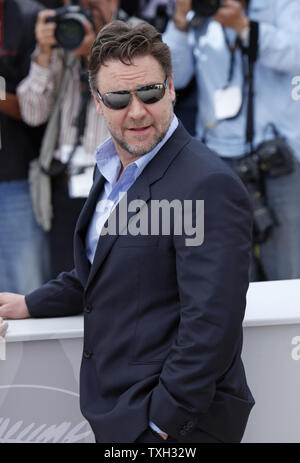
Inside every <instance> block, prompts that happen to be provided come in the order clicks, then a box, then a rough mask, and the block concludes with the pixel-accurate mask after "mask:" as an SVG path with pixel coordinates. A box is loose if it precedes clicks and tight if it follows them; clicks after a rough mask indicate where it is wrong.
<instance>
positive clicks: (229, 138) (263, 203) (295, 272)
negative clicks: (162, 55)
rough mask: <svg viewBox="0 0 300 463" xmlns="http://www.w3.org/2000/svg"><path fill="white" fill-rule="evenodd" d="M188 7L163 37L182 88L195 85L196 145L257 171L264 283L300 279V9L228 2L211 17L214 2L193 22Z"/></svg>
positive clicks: (289, 3)
mask: <svg viewBox="0 0 300 463" xmlns="http://www.w3.org/2000/svg"><path fill="white" fill-rule="evenodd" d="M191 3H192V2H191V1H190V0H177V1H176V8H175V12H174V17H173V21H170V22H169V24H168V27H167V30H166V32H165V34H164V41H165V42H166V43H167V44H168V45H169V47H170V48H171V51H172V59H173V65H174V80H175V87H176V88H182V87H185V86H186V85H187V83H188V82H189V81H190V79H191V78H192V76H193V75H195V76H196V79H197V84H198V90H199V95H198V115H197V125H196V132H197V137H198V138H200V139H202V140H204V141H205V143H206V144H207V145H208V146H209V147H210V148H211V149H213V150H214V151H216V152H217V153H218V154H219V155H220V156H221V157H222V158H223V159H224V160H225V161H226V162H227V163H229V164H230V165H231V166H232V167H233V168H235V169H236V170H237V171H238V172H239V173H241V171H244V170H245V169H248V167H249V165H250V164H252V165H253V164H255V163H256V165H254V167H253V175H252V177H253V178H252V180H251V183H250V190H251V191H252V193H253V194H252V196H253V198H257V197H258V196H259V200H260V205H257V204H256V205H254V214H255V215H254V224H255V225H256V226H257V229H259V228H260V227H261V226H262V227H263V226H264V225H265V224H264V223H263V224H262V221H265V222H268V220H269V223H267V231H268V233H265V234H264V235H265V236H264V238H263V239H262V238H261V236H260V239H259V240H257V242H258V243H259V261H260V265H261V266H262V272H263V276H262V278H265V279H268V280H278V279H289V278H300V236H299V229H300V208H299V197H300V167H299V160H300V135H299V118H300V106H299V104H297V102H295V101H293V99H292V98H291V81H292V77H293V76H294V75H299V73H300V40H299V31H300V3H299V2H298V1H293V0H250V1H249V2H248V1H245V0H241V1H237V0H224V1H220V2H213V3H214V4H216V3H218V5H217V8H215V11H214V9H213V8H210V11H209V8H207V11H205V8H204V7H205V6H207V5H208V6H212V2H209V1H200V0H199V1H195V2H193V8H194V11H196V16H194V17H193V18H192V15H190V13H189V14H188V12H189V11H190V10H191V9H192V4H191ZM209 4H210V5H209ZM203 8H204V9H203ZM197 10H198V14H197ZM199 12H200V14H199ZM187 14H188V19H189V20H190V19H191V18H192V21H191V22H190V21H188V19H187ZM201 15H202V16H201ZM255 48H256V49H255ZM264 142H269V143H268V144H267V145H265V144H263V143H264ZM279 145H280V147H279V148H278V146H279ZM288 145H289V146H290V147H291V148H292V150H293V156H291V152H290V148H289V146H288ZM275 151H278V152H276V153H275V155H274V156H273V154H274V153H273V152H275ZM272 153H273V154H272ZM265 156H267V157H268V162H267V164H269V165H268V168H266V167H265V163H264V162H263V160H262V159H264V158H265ZM271 158H272V159H271ZM279 158H280V162H279V161H278V159H279ZM277 163H278V164H280V168H279V169H277ZM245 164H246V167H245ZM275 168H276V169H275ZM251 169H252V168H251ZM263 169H266V170H265V171H264V172H263V171H262V170H263ZM255 170H257V172H255ZM275 170H276V172H275V174H274V171H275ZM273 174H274V175H273ZM247 186H249V185H247ZM216 187H217V186H216ZM261 212H263V214H262V215H260V214H261ZM271 222H272V223H271ZM256 231H257V230H256ZM258 231H260V230H258ZM251 278H252V279H255V278H256V275H252V277H251Z"/></svg>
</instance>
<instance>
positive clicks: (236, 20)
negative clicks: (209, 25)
mask: <svg viewBox="0 0 300 463" xmlns="http://www.w3.org/2000/svg"><path fill="white" fill-rule="evenodd" d="M213 18H214V20H215V21H218V22H219V23H220V24H222V26H223V27H230V28H231V29H234V30H235V31H236V32H237V33H238V34H240V33H241V32H242V30H243V29H244V28H245V27H248V26H249V24H250V22H249V18H248V17H247V16H246V15H245V14H244V13H243V5H242V3H241V2H238V1H236V0H225V2H224V3H223V4H222V6H221V7H220V8H219V9H218V11H217V13H216V14H215V15H214V17H213Z"/></svg>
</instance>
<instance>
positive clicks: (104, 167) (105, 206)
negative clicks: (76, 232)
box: [86, 115, 178, 263]
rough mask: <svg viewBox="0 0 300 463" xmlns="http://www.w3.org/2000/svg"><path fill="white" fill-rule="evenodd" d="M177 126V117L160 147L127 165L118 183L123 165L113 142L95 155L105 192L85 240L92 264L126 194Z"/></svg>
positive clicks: (100, 147)
mask: <svg viewBox="0 0 300 463" xmlns="http://www.w3.org/2000/svg"><path fill="white" fill-rule="evenodd" d="M177 126H178V119H177V117H176V116H175V115H174V117H173V120H172V122H171V124H170V127H169V129H168V131H167V133H166V135H165V136H164V138H163V139H162V141H161V142H160V143H158V145H156V147H155V148H154V149H153V150H152V151H150V152H149V153H147V154H144V155H143V156H141V157H140V158H138V159H137V160H136V161H134V162H132V163H130V164H128V166H126V168H125V169H124V171H123V172H122V174H121V176H120V178H119V179H118V176H119V172H120V170H121V161H120V158H119V156H118V153H117V151H116V148H115V145H114V142H113V140H112V138H109V139H108V140H106V141H105V142H104V143H102V144H101V145H100V146H99V147H98V148H97V149H96V152H95V158H96V163H97V167H98V169H99V171H100V173H101V174H102V175H103V177H104V178H105V180H106V182H105V184H104V189H103V191H102V192H101V194H100V196H99V201H98V203H97V205H96V209H95V212H94V215H93V217H92V220H91V223H90V225H89V229H88V232H87V236H86V253H87V257H88V259H89V261H90V262H91V263H93V260H94V256H95V253H96V248H97V244H98V240H99V237H100V233H101V229H102V227H103V225H104V224H105V222H106V220H107V219H108V217H109V215H110V214H111V212H112V210H113V209H114V208H115V207H116V205H117V204H118V202H119V201H120V200H121V199H122V197H123V196H124V194H125V193H126V192H127V191H128V190H129V188H130V187H131V186H132V185H133V183H134V182H135V181H136V179H137V178H138V177H139V175H141V173H142V172H143V170H144V169H145V167H146V165H147V164H148V163H149V162H150V161H151V159H153V158H154V156H155V155H156V154H157V153H158V151H159V150H160V149H161V148H162V146H163V145H164V144H165V143H166V142H167V140H168V139H169V138H170V137H171V135H172V134H173V132H174V131H175V130H176V128H177Z"/></svg>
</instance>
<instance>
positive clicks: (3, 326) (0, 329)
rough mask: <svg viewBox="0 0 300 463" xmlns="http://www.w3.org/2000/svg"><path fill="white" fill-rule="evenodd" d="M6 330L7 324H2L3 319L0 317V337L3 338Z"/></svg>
mask: <svg viewBox="0 0 300 463" xmlns="http://www.w3.org/2000/svg"><path fill="white" fill-rule="evenodd" d="M7 328H8V323H6V322H4V321H3V319H2V318H1V317H0V337H2V338H4V336H5V334H6V330H7Z"/></svg>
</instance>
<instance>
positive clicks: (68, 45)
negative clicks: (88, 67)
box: [55, 18, 85, 50]
mask: <svg viewBox="0 0 300 463" xmlns="http://www.w3.org/2000/svg"><path fill="white" fill-rule="evenodd" d="M84 36H85V29H84V26H83V24H82V23H81V22H80V21H78V20H77V19H73V18H69V19H67V18H65V19H63V20H62V21H61V22H59V24H57V27H56V30H55V37H56V40H57V42H58V43H59V44H60V46H61V47H63V48H65V49H66V50H75V49H76V48H78V47H79V45H80V44H81V42H82V41H83V39H84Z"/></svg>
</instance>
